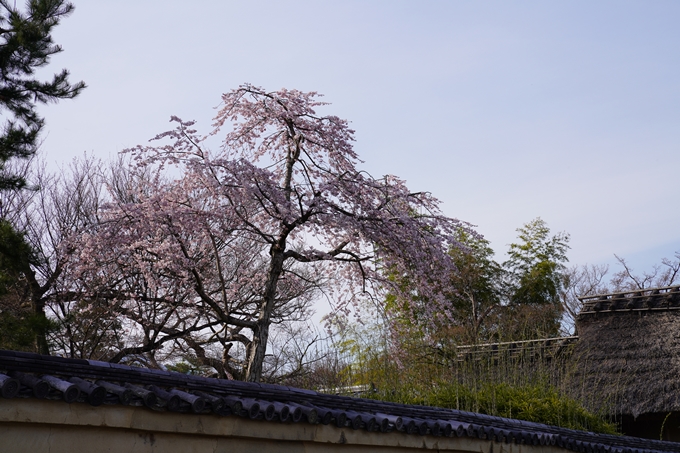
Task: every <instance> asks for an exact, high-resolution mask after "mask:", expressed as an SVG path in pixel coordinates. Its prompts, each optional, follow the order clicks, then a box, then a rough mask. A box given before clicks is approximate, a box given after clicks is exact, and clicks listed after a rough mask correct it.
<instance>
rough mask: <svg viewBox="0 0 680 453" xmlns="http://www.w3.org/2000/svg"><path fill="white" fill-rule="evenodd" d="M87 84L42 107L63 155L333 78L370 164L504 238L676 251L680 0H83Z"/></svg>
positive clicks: (62, 59) (65, 59)
mask: <svg viewBox="0 0 680 453" xmlns="http://www.w3.org/2000/svg"><path fill="white" fill-rule="evenodd" d="M74 3H75V5H76V11H75V13H74V14H73V15H72V16H71V17H70V18H68V19H66V20H64V21H63V22H62V24H60V25H59V27H58V29H57V30H56V32H55V34H54V37H55V40H56V42H58V43H60V44H61V45H63V47H64V49H65V51H64V53H62V54H60V55H58V56H56V57H55V58H53V61H52V64H51V65H50V66H49V67H48V71H51V72H55V71H57V70H58V69H60V68H62V67H66V68H68V69H69V70H70V71H71V73H72V77H73V80H74V81H76V80H81V79H82V80H84V81H85V82H86V83H87V84H88V85H89V88H88V89H87V90H86V91H85V92H83V94H82V95H81V96H80V97H79V98H78V99H76V100H74V101H63V102H61V103H60V104H58V105H55V106H49V107H47V108H44V109H43V110H42V111H43V112H44V114H45V115H46V117H47V127H46V130H47V131H48V134H47V135H46V140H45V143H44V150H45V152H46V154H47V156H48V159H49V160H50V161H53V162H64V161H68V160H69V159H71V158H72V157H73V156H77V155H81V154H82V153H83V151H88V153H92V154H94V155H97V156H102V157H107V156H110V155H113V154H115V153H116V152H118V151H120V150H122V149H124V148H126V147H131V146H134V145H136V144H139V143H143V142H145V141H146V140H147V139H148V138H150V137H152V136H154V135H156V134H157V133H158V132H162V131H164V130H166V129H167V128H168V127H169V123H168V118H169V117H170V115H177V116H179V117H181V118H183V119H196V120H198V121H199V127H200V126H201V125H203V127H204V129H203V130H205V131H207V130H208V128H209V123H210V119H211V118H212V115H213V113H214V110H213V107H215V106H216V105H217V104H218V103H219V99H220V94H221V93H223V92H225V91H228V90H230V89H232V88H235V87H237V86H238V85H239V84H241V83H244V82H250V83H253V84H255V85H260V86H263V87H264V88H266V89H269V90H276V89H279V88H282V87H286V88H296V89H299V90H304V91H312V90H314V91H319V92H321V93H323V94H325V95H326V100H327V101H329V102H331V103H332V105H331V106H329V107H328V108H327V109H326V110H324V112H325V113H330V114H336V115H338V116H340V117H343V118H346V119H348V120H349V121H351V125H352V127H353V128H354V129H356V137H357V142H356V149H357V151H358V152H359V154H360V156H361V157H362V158H363V159H364V161H365V166H364V168H365V169H367V170H368V171H369V172H371V173H372V174H374V175H375V176H379V175H382V174H385V173H391V174H395V175H398V176H400V177H401V178H403V179H406V180H407V181H408V183H409V186H410V187H411V188H412V189H413V190H429V191H431V192H432V193H433V194H434V195H435V196H437V197H438V198H440V199H441V200H442V202H443V210H444V212H445V213H446V214H448V215H450V216H452V217H458V218H460V219H462V220H466V221H469V222H472V223H473V224H476V225H478V230H479V231H480V232H481V233H482V234H484V235H485V236H486V237H487V238H488V239H489V240H490V241H491V243H492V246H493V247H494V249H495V250H496V251H497V252H498V253H499V254H503V253H504V252H505V250H506V249H507V244H509V243H510V242H512V241H513V240H514V238H515V236H516V233H515V229H516V228H517V227H519V226H521V225H522V224H523V223H525V222H528V221H529V220H531V219H533V218H535V217H538V216H540V217H542V218H543V219H544V220H546V221H547V222H548V224H549V225H550V227H551V228H552V229H553V231H555V232H556V231H567V232H569V233H570V234H571V237H572V242H571V245H572V250H571V252H570V258H571V262H572V263H573V264H585V263H611V262H612V260H613V254H614V253H617V254H619V255H622V256H625V257H629V258H630V259H631V262H632V263H633V265H634V266H635V267H636V268H638V269H639V270H644V269H645V268H647V267H649V266H651V265H652V264H653V263H655V262H658V261H660V259H661V258H662V257H664V256H672V255H673V252H674V251H675V250H680V228H678V227H679V226H680V212H679V209H678V201H677V199H678V194H679V193H680V178H679V177H678V172H679V170H680V27H678V25H677V24H678V23H679V21H680V2H673V1H644V2H643V1H637V2H630V1H599V2H598V1H592V0H588V1H568V2H567V1H563V2H554V1H543V2H529V1H515V2H513V1H498V2H491V1H429V2H428V1H411V2H405V1H394V0H391V1H347V0H343V1H342V2H340V1H336V2H331V1H286V0H283V1H282V0H278V1H252V0H249V1H237V2H234V1H216V0H215V1H200V0H194V1H191V2H189V1H173V0H163V1H160V0H158V1H141V0H135V1H128V0H116V1H115V2H105V1H96V0H81V1H78V0H76V1H75V2H74Z"/></svg>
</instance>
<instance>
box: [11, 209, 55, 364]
mask: <svg viewBox="0 0 680 453" xmlns="http://www.w3.org/2000/svg"><path fill="white" fill-rule="evenodd" d="M35 264H37V257H36V254H35V252H34V251H33V249H32V248H31V246H30V245H29V244H28V243H27V242H26V239H25V238H24V235H23V234H21V233H19V232H17V231H16V230H15V229H14V228H13V227H12V225H10V223H9V222H7V221H5V220H0V349H18V350H22V351H31V352H40V353H43V354H47V353H49V348H48V346H47V340H46V336H47V331H48V330H49V329H50V328H51V323H50V321H49V320H48V319H47V317H46V316H45V313H44V309H43V306H42V305H38V304H35V303H34V302H33V301H34V300H35V299H36V298H35V297H34V296H35V294H36V293H39V291H40V288H39V287H37V286H36V285H37V282H36V280H35V274H34V272H33V270H32V266H34V265H35Z"/></svg>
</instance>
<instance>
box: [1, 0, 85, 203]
mask: <svg viewBox="0 0 680 453" xmlns="http://www.w3.org/2000/svg"><path fill="white" fill-rule="evenodd" d="M0 7H1V8H2V9H3V10H4V11H3V12H2V14H1V15H0V39H1V40H2V41H1V42H0V109H3V110H7V111H9V113H10V115H11V118H9V119H8V120H7V121H6V123H5V125H4V130H3V132H2V135H0V170H4V167H5V164H6V162H7V161H8V160H9V159H11V158H13V157H17V158H27V157H30V156H31V155H33V154H35V152H36V150H37V147H38V137H39V134H40V131H41V129H42V127H43V125H44V120H43V118H41V117H40V116H39V115H38V113H37V111H36V103H41V104H47V103H50V102H56V101H58V100H59V99H70V98H73V97H75V96H77V95H78V94H79V93H80V92H81V91H82V90H83V89H84V88H85V84H84V83H83V82H78V83H76V84H74V85H71V84H70V83H69V82H68V76H69V73H68V71H67V70H66V69H63V70H62V71H61V72H60V73H58V74H55V75H54V77H53V78H52V80H51V81H49V82H41V81H39V80H36V79H35V78H34V77H33V76H34V73H35V71H36V69H39V68H41V67H43V66H45V65H46V64H47V63H48V62H49V59H50V56H51V55H54V54H55V53H58V52H61V47H60V46H58V45H55V44H54V43H53V41H52V36H51V32H52V28H53V27H54V26H56V25H57V24H58V23H59V20H60V19H61V18H63V17H66V16H68V15H69V14H70V13H71V11H73V5H72V4H70V3H67V2H65V1H64V0H29V1H28V2H27V3H26V11H25V12H22V11H21V10H19V9H17V8H16V6H15V4H14V3H11V2H10V1H7V0H1V1H0ZM25 185H26V181H24V179H23V178H22V177H20V176H17V175H10V174H0V190H7V189H19V188H22V187H24V186H25Z"/></svg>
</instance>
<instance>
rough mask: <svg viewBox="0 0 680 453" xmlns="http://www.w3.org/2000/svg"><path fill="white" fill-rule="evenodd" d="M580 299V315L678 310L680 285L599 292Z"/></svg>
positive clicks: (679, 307) (679, 305) (679, 306)
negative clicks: (617, 291)
mask: <svg viewBox="0 0 680 453" xmlns="http://www.w3.org/2000/svg"><path fill="white" fill-rule="evenodd" d="M579 299H580V300H581V302H583V310H581V313H580V314H579V316H585V315H591V314H595V313H601V312H621V311H659V310H663V311H667V310H678V309H680V286H666V287H663V288H649V289H645V290H636V291H627V292H619V293H610V294H598V295H596V296H586V297H581V298H579Z"/></svg>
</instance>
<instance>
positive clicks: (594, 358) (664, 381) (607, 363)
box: [569, 286, 680, 417]
mask: <svg viewBox="0 0 680 453" xmlns="http://www.w3.org/2000/svg"><path fill="white" fill-rule="evenodd" d="M582 301H583V302H584V309H583V311H582V312H581V314H580V315H579V317H578V319H577V322H576V327H577V330H578V335H579V341H578V342H577V344H576V347H575V350H574V356H573V358H574V362H573V363H574V368H573V376H572V379H569V381H570V385H569V387H570V391H571V392H573V396H575V397H576V398H578V399H580V400H581V401H583V402H584V403H585V404H586V406H588V407H589V408H591V409H593V410H598V411H603V412H606V413H609V414H611V415H619V414H630V415H633V416H634V417H637V416H638V415H640V414H644V413H661V412H663V413H668V412H672V411H680V286H673V287H665V288H654V289H649V290H644V291H635V292H628V293H613V294H603V295H598V296H593V297H587V298H583V299H582Z"/></svg>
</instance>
